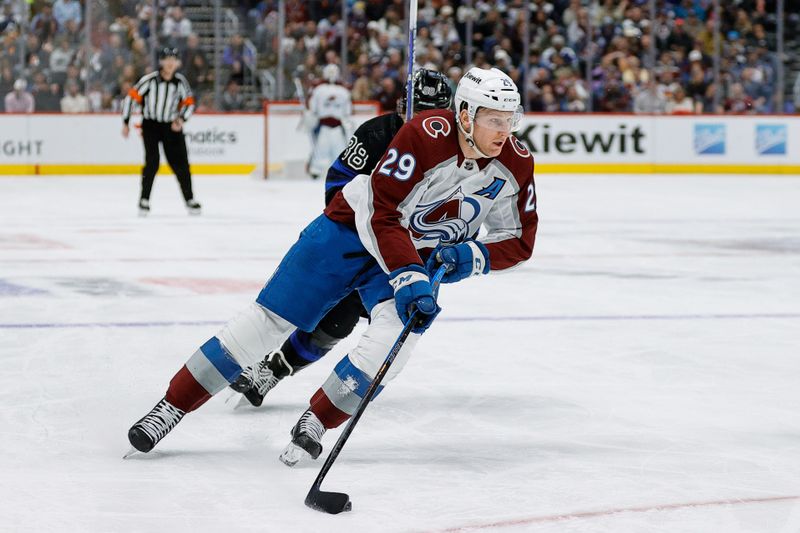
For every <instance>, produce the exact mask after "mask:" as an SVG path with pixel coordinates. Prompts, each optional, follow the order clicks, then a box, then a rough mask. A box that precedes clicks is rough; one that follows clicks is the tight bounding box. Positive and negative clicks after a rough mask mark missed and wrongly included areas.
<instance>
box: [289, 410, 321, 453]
mask: <svg viewBox="0 0 800 533" xmlns="http://www.w3.org/2000/svg"><path fill="white" fill-rule="evenodd" d="M325 431H326V429H325V426H323V425H322V422H320V420H319V418H317V415H315V414H314V413H312V412H311V409H308V410H306V412H305V413H303V416H301V417H300V420H298V421H297V424H295V426H294V427H293V428H292V431H291V432H290V435H291V436H292V442H290V443H289V444H288V445H287V446H286V448H284V450H283V452H281V455H280V457H279V459H280V461H281V462H282V463H283V464H285V465H286V466H294V465H296V464H297V463H298V462H299V461H301V460H303V459H308V458H311V459H316V458H317V457H319V454H321V453H322V442H321V441H322V436H323V435H324V434H325Z"/></svg>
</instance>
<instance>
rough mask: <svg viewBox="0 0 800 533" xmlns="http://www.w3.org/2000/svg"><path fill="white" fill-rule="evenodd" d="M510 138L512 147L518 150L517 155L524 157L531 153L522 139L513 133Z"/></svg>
mask: <svg viewBox="0 0 800 533" xmlns="http://www.w3.org/2000/svg"><path fill="white" fill-rule="evenodd" d="M509 140H510V141H511V148H513V149H514V151H515V152H517V155H519V156H522V157H529V156H530V155H531V153H530V152H529V151H528V148H527V147H526V146H525V145H524V144H522V141H520V140H519V139H517V138H516V137H514V136H513V135H512V136H511V138H510V139H509Z"/></svg>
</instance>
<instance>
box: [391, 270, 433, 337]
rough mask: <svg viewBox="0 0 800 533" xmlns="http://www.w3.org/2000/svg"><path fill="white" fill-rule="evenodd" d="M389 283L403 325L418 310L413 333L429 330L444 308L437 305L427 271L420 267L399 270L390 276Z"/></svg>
mask: <svg viewBox="0 0 800 533" xmlns="http://www.w3.org/2000/svg"><path fill="white" fill-rule="evenodd" d="M389 283H390V284H391V285H392V288H393V289H394V305H395V307H397V314H398V315H399V316H400V320H402V321H403V324H404V325H405V324H407V323H408V319H409V317H410V316H411V313H413V312H414V310H415V309H416V310H417V311H418V312H417V315H416V317H417V323H416V325H415V326H414V329H412V330H411V331H413V332H414V333H422V332H423V331H425V330H426V329H428V328H429V327H430V325H431V323H433V319H434V318H436V315H438V314H439V311H441V310H442V308H441V307H439V306H438V305H436V298H435V297H434V296H433V289H432V287H431V280H430V278H429V277H428V273H427V272H426V271H425V269H424V268H422V267H421V266H419V265H408V266H406V267H403V268H398V269H397V270H395V271H394V272H392V273H391V274H389Z"/></svg>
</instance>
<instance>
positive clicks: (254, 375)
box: [231, 69, 453, 407]
mask: <svg viewBox="0 0 800 533" xmlns="http://www.w3.org/2000/svg"><path fill="white" fill-rule="evenodd" d="M412 87H413V96H412V101H413V111H414V113H418V112H420V111H429V110H431V109H447V108H449V107H450V105H451V103H452V101H453V92H452V91H451V90H450V85H448V79H447V77H446V76H445V75H444V74H441V73H440V72H436V71H434V70H427V69H420V70H418V71H416V72H415V73H414V78H413V84H412ZM405 116H406V95H405V94H404V95H403V97H402V98H401V99H400V100H399V101H398V102H397V112H396V113H386V114H384V115H379V116H377V117H375V118H371V119H369V120H367V121H366V122H364V123H363V124H361V125H360V126H359V127H358V129H356V131H355V133H353V136H352V137H350V141H349V142H348V143H347V148H345V150H344V151H343V152H342V153H341V154H339V157H338V158H337V159H336V161H334V162H333V165H331V167H330V168H329V169H328V175H327V177H326V180H325V205H328V204H330V202H331V200H333V198H334V196H335V195H336V193H337V192H339V191H340V190H342V188H343V187H344V186H345V185H347V184H348V183H350V182H351V181H352V180H353V179H354V178H355V177H356V176H357V175H358V174H364V173H371V172H372V170H373V169H374V168H375V167H376V166H377V165H378V161H380V159H381V157H383V154H384V153H385V152H386V149H387V148H389V143H391V142H392V139H393V138H394V136H395V135H396V134H397V132H398V131H399V130H400V127H401V126H402V125H403V123H404V122H405ZM361 316H367V315H366V311H365V310H364V306H363V305H362V303H361V298H360V297H359V296H358V291H352V292H351V293H350V294H348V295H347V296H345V297H344V298H342V300H341V301H339V303H338V304H336V305H335V306H334V307H333V309H331V310H330V311H328V313H327V314H326V315H325V316H324V317H323V318H322V320H320V322H319V324H317V327H316V328H314V330H313V331H311V332H306V331H302V330H295V331H294V332H292V334H291V335H290V336H289V338H288V339H286V341H285V342H284V343H283V345H282V346H281V347H280V348H279V349H277V350H275V351H274V352H272V353H271V354H269V355H267V357H265V358H264V359H263V360H262V361H261V362H259V363H257V364H256V365H254V366H251V367H248V368H246V369H245V370H244V372H242V374H241V375H240V376H239V377H238V378H237V379H236V381H235V382H233V384H231V388H232V389H233V390H235V391H237V392H241V393H243V394H244V396H245V398H246V399H247V400H248V401H249V402H250V403H251V404H252V405H254V406H256V407H258V406H260V405H261V403H262V402H263V401H264V396H265V395H266V394H267V393H268V392H269V391H270V390H272V389H273V388H274V387H275V386H276V385H277V384H278V382H279V381H280V380H281V379H283V378H285V377H287V376H291V375H294V374H295V373H296V372H298V371H299V370H301V369H303V368H305V367H307V366H308V365H309V364H311V363H313V362H315V361H318V360H319V359H321V358H322V357H324V356H325V354H327V353H328V352H329V351H330V350H331V349H332V348H333V347H334V346H335V345H336V344H337V343H338V342H339V341H341V340H342V339H344V338H345V337H347V336H348V335H350V333H351V332H352V331H353V328H355V327H356V324H357V323H358V320H359V318H360V317H361Z"/></svg>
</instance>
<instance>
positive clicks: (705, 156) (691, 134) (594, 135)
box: [515, 114, 800, 174]
mask: <svg viewBox="0 0 800 533" xmlns="http://www.w3.org/2000/svg"><path fill="white" fill-rule="evenodd" d="M515 135H516V136H517V138H519V140H520V141H522V142H523V143H524V144H525V145H526V146H527V147H528V148H529V149H530V151H531V152H533V154H534V158H535V159H536V171H537V173H541V172H545V173H546V172H570V173H572V172H585V173H618V172H629V173H648V172H664V173H765V174H773V173H778V174H800V121H798V120H797V119H795V118H792V117H786V118H783V117H767V118H760V117H757V116H746V117H744V116H736V117H723V116H720V117H715V116H705V115H704V116H696V117H695V116H652V115H647V116H645V115H578V114H570V115H557V114H556V115H552V114H548V115H544V114H541V115H540V114H527V115H525V117H524V118H523V121H522V125H521V127H520V129H519V130H518V131H517V132H516V134H515Z"/></svg>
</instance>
